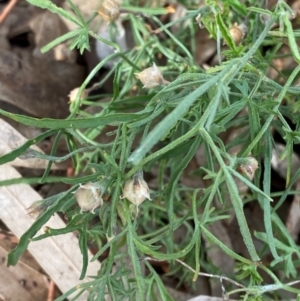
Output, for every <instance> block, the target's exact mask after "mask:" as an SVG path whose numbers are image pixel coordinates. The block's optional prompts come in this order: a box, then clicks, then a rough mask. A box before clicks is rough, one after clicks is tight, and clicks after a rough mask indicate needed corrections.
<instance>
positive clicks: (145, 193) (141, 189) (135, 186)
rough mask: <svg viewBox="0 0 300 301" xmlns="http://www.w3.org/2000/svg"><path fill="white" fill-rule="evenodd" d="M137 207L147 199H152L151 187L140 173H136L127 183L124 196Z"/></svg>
mask: <svg viewBox="0 0 300 301" xmlns="http://www.w3.org/2000/svg"><path fill="white" fill-rule="evenodd" d="M122 198H126V199H127V200H128V201H130V202H131V203H132V204H134V205H136V206H137V207H138V206H139V205H140V204H141V203H143V202H144V201H145V200H146V199H148V200H150V201H151V199H150V194H149V187H148V185H147V183H146V182H145V181H144V179H143V178H142V177H141V175H140V174H135V175H134V177H133V179H131V180H128V181H127V182H126V183H125V186H124V189H123V197H122Z"/></svg>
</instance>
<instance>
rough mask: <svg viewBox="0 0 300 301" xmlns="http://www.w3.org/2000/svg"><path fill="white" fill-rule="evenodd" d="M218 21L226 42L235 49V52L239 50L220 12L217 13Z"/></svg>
mask: <svg viewBox="0 0 300 301" xmlns="http://www.w3.org/2000/svg"><path fill="white" fill-rule="evenodd" d="M216 21H217V24H218V25H219V28H220V30H221V33H222V36H223V38H224V39H225V41H226V44H227V45H228V46H229V47H230V48H231V49H232V50H234V51H235V52H237V49H236V45H235V43H234V41H233V39H232V36H231V34H230V33H229V30H228V27H227V26H226V25H225V23H224V21H223V19H222V16H221V14H220V13H218V14H217V16H216Z"/></svg>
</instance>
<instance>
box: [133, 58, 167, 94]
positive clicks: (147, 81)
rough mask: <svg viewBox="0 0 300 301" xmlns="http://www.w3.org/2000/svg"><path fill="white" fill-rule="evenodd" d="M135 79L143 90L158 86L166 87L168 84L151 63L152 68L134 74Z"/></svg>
mask: <svg viewBox="0 0 300 301" xmlns="http://www.w3.org/2000/svg"><path fill="white" fill-rule="evenodd" d="M135 74H136V76H137V78H138V79H139V80H140V81H141V82H142V84H143V85H144V86H143V88H148V89H151V88H155V87H158V86H160V85H168V84H169V83H170V82H169V81H167V80H165V79H164V77H163V75H162V73H161V71H160V70H159V69H158V67H157V66H156V65H155V63H153V67H150V68H147V69H145V70H143V71H142V72H140V73H135Z"/></svg>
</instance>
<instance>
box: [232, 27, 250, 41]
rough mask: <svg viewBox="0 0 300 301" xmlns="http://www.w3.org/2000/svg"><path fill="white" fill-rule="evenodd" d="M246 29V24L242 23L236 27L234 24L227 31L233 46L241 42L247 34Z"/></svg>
mask: <svg viewBox="0 0 300 301" xmlns="http://www.w3.org/2000/svg"><path fill="white" fill-rule="evenodd" d="M247 31H248V27H247V26H246V24H244V23H242V24H240V25H238V24H237V23H234V24H233V26H232V27H231V28H230V29H229V33H230V35H231V37H232V39H233V42H234V44H235V45H239V44H240V43H241V41H242V39H243V38H244V37H245V35H246V34H247Z"/></svg>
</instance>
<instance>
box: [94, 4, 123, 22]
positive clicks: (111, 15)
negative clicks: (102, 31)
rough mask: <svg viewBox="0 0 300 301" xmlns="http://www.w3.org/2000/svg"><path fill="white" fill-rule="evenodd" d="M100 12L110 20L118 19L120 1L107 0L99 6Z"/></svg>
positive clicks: (106, 19)
mask: <svg viewBox="0 0 300 301" xmlns="http://www.w3.org/2000/svg"><path fill="white" fill-rule="evenodd" d="M98 14H99V15H100V16H101V17H102V18H103V19H104V20H105V21H108V22H111V21H115V20H117V19H118V18H119V16H120V2H119V1H118V0H105V1H104V2H103V3H102V5H101V6H100V8H99V10H98Z"/></svg>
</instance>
